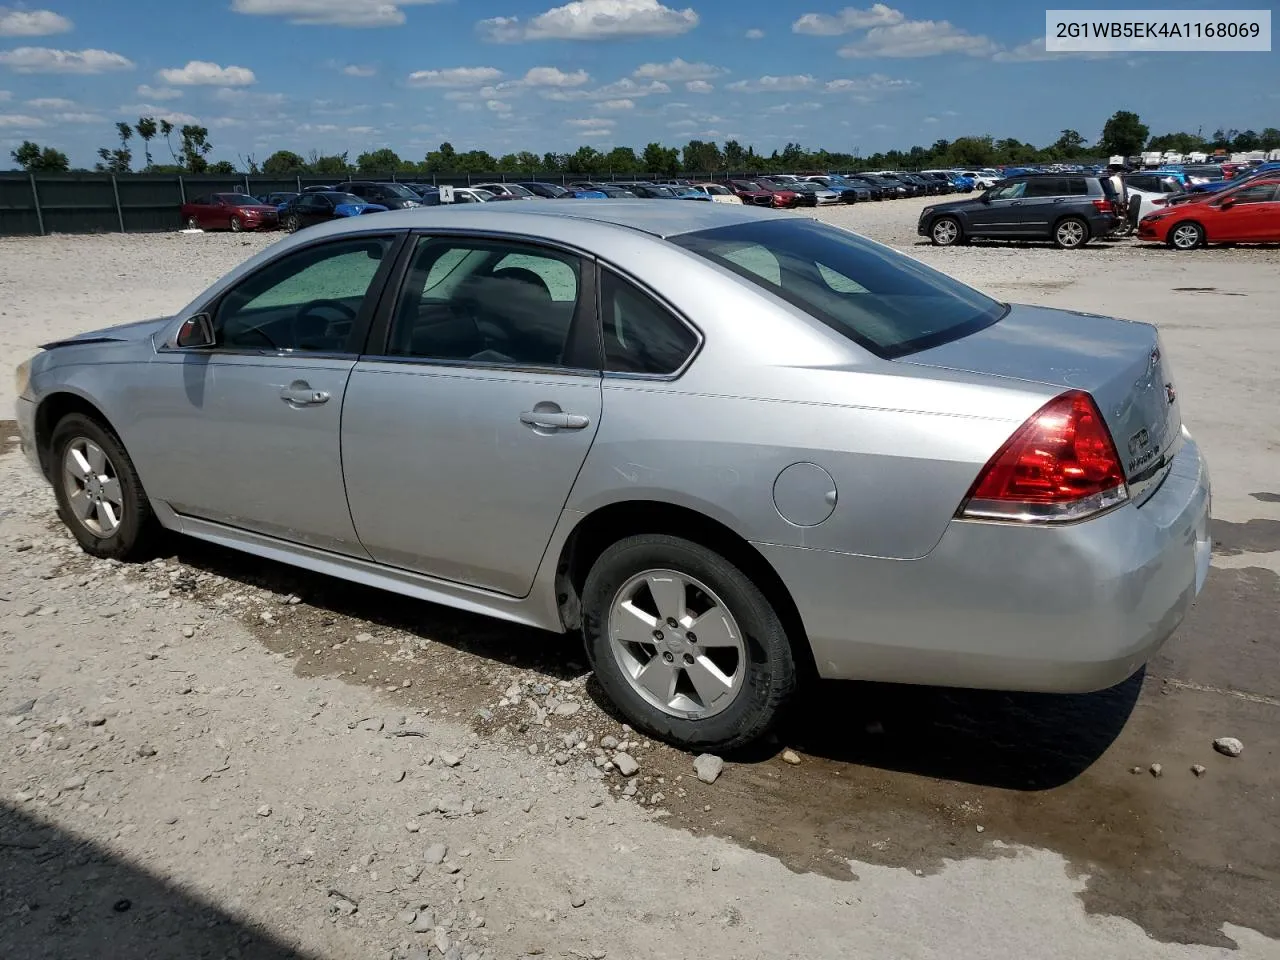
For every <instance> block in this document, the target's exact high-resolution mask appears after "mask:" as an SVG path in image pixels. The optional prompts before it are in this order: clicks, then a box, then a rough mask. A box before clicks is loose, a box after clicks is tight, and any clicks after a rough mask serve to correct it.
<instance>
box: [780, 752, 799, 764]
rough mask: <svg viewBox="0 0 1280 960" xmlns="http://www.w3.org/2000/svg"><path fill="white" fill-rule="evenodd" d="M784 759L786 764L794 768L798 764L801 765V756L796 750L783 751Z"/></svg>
mask: <svg viewBox="0 0 1280 960" xmlns="http://www.w3.org/2000/svg"><path fill="white" fill-rule="evenodd" d="M782 759H783V761H784V762H786V763H789V764H791V765H792V766H794V765H795V764H797V763H799V762H800V754H798V753H796V752H795V751H794V750H790V749H788V750H783V751H782Z"/></svg>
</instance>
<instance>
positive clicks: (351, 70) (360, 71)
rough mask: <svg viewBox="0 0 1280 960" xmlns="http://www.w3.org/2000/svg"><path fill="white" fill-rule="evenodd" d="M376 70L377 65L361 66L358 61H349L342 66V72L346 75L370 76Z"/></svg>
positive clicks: (375, 72)
mask: <svg viewBox="0 0 1280 960" xmlns="http://www.w3.org/2000/svg"><path fill="white" fill-rule="evenodd" d="M377 72H378V68H377V67H363V66H361V65H360V64H358V63H349V64H347V65H346V66H345V67H343V68H342V74H343V76H346V77H372V76H374V75H375V74H377Z"/></svg>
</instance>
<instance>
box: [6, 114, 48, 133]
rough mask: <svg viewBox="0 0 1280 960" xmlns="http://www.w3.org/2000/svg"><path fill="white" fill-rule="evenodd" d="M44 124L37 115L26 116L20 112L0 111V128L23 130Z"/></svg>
mask: <svg viewBox="0 0 1280 960" xmlns="http://www.w3.org/2000/svg"><path fill="white" fill-rule="evenodd" d="M44 125H45V122H44V121H43V120H41V119H40V118H39V117H28V116H26V115H25V114H21V113H0V130H6V129H13V130H25V129H28V128H32V127H43V126H44Z"/></svg>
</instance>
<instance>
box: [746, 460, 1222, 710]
mask: <svg viewBox="0 0 1280 960" xmlns="http://www.w3.org/2000/svg"><path fill="white" fill-rule="evenodd" d="M1209 509H1210V487H1209V477H1208V472H1207V469H1206V466H1205V463H1204V460H1203V458H1202V457H1201V454H1200V449H1199V447H1198V446H1197V445H1196V444H1195V443H1194V442H1193V441H1191V440H1190V439H1188V440H1187V442H1186V443H1185V444H1184V445H1183V448H1182V450H1181V451H1180V452H1179V453H1178V455H1177V456H1176V457H1175V458H1174V462H1173V464H1172V467H1171V469H1170V472H1169V475H1168V476H1167V477H1166V478H1165V481H1164V483H1163V484H1162V485H1161V487H1160V489H1159V490H1157V491H1156V493H1155V494H1153V495H1152V496H1151V497H1149V498H1148V499H1147V500H1146V501H1145V502H1144V503H1143V504H1142V506H1141V507H1135V506H1133V505H1127V506H1125V507H1122V508H1120V509H1118V510H1114V511H1112V512H1111V513H1108V514H1106V515H1104V516H1101V517H1097V518H1096V519H1093V520H1088V521H1085V522H1083V523H1078V524H1072V525H1068V526H1063V527H1058V528H1045V527H1031V526H1016V525H1011V524H1002V523H981V522H967V521H953V522H952V523H951V524H950V526H949V527H948V528H947V532H946V533H945V534H944V536H943V538H942V540H941V541H940V542H939V544H938V546H937V547H936V548H935V549H934V551H933V552H932V553H930V554H929V555H928V556H927V557H924V558H922V559H920V560H884V559H873V558H868V557H858V556H851V555H848V554H838V553H831V552H825V551H820V550H806V549H801V548H795V547H781V546H775V545H769V544H757V547H758V548H759V549H760V551H761V552H762V553H763V554H764V556H765V557H766V558H767V559H768V560H769V562H770V563H772V564H773V567H774V569H775V570H776V571H777V572H778V573H779V575H780V576H781V577H782V579H783V581H784V582H785V583H786V585H787V587H788V588H789V590H790V591H791V594H792V597H793V598H794V600H795V602H796V605H797V607H798V609H799V611H800V616H801V619H802V620H803V622H804V626H805V630H806V632H807V634H808V637H809V642H810V644H811V646H812V649H813V653H814V658H815V660H816V662H817V666H818V670H819V672H820V673H821V674H822V675H823V676H824V677H829V678H841V679H857V680H878V681H888V682H895V683H922V684H932V685H938V686H953V687H974V688H983V689H1000V690H1026V691H1045V692H1061V693H1070V692H1087V691H1091V690H1099V689H1103V688H1105V687H1109V686H1111V685H1113V684H1115V683H1118V682H1120V681H1121V680H1124V679H1125V678H1126V677H1129V676H1130V675H1132V674H1133V673H1134V672H1135V671H1136V670H1137V669H1138V668H1139V667H1141V666H1142V665H1143V664H1144V663H1146V662H1147V660H1148V659H1150V657H1151V656H1152V655H1153V654H1154V653H1155V651H1156V650H1157V649H1158V648H1159V647H1160V645H1161V644H1163V643H1164V642H1165V640H1167V639H1168V638H1169V636H1170V635H1171V634H1172V633H1173V631H1174V630H1175V629H1176V628H1177V626H1178V624H1179V623H1181V621H1182V619H1183V617H1184V616H1186V613H1187V611H1188V610H1189V609H1190V607H1191V604H1192V601H1193V600H1194V599H1195V597H1196V595H1197V594H1198V593H1199V591H1200V589H1201V588H1202V587H1203V585H1204V580H1205V576H1206V574H1207V572H1208V567H1209V547H1210V540H1209Z"/></svg>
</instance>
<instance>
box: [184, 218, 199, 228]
mask: <svg viewBox="0 0 1280 960" xmlns="http://www.w3.org/2000/svg"><path fill="white" fill-rule="evenodd" d="M187 228H188V229H189V230H199V229H200V219H199V218H198V217H187Z"/></svg>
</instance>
